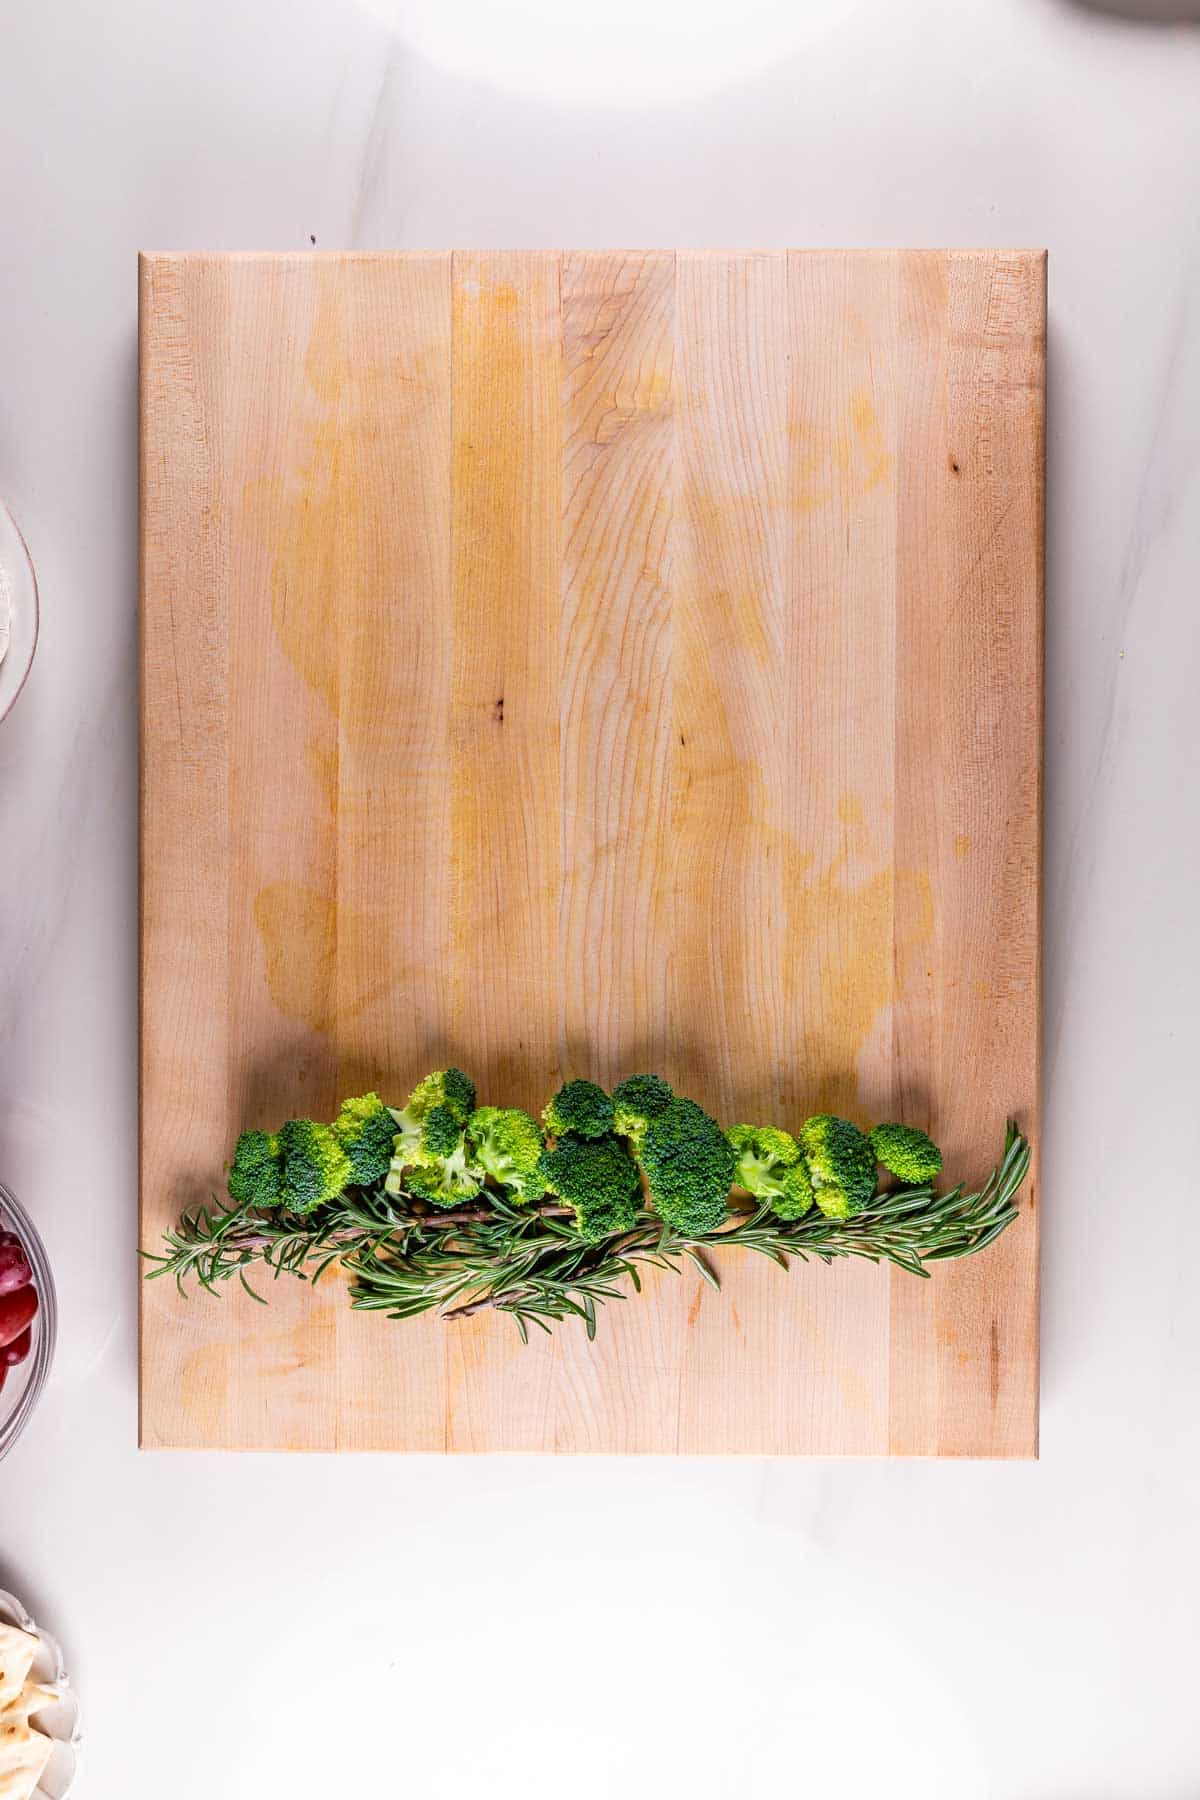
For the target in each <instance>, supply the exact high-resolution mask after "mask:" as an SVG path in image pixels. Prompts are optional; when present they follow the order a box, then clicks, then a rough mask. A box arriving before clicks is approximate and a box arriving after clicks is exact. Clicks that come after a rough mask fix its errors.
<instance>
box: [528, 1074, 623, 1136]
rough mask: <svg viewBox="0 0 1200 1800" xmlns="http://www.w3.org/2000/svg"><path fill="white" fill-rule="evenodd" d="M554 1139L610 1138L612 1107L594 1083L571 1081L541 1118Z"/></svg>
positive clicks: (601, 1089) (606, 1096)
mask: <svg viewBox="0 0 1200 1800" xmlns="http://www.w3.org/2000/svg"><path fill="white" fill-rule="evenodd" d="M542 1118H543V1120H544V1121H545V1125H546V1130H547V1131H548V1132H549V1133H550V1135H551V1136H552V1137H556V1138H557V1137H565V1136H566V1134H567V1133H568V1132H572V1133H573V1134H574V1135H575V1136H576V1137H585V1138H602V1137H607V1136H608V1135H609V1133H610V1132H611V1131H612V1128H613V1103H612V1101H611V1100H610V1099H609V1097H608V1095H607V1094H606V1093H605V1091H604V1089H603V1088H602V1087H597V1086H596V1083H595V1082H594V1081H568V1082H567V1083H566V1085H565V1086H564V1087H560V1088H559V1090H558V1092H557V1094H555V1096H554V1098H553V1100H551V1101H550V1103H549V1105H548V1106H547V1107H546V1110H545V1112H543V1114H542Z"/></svg>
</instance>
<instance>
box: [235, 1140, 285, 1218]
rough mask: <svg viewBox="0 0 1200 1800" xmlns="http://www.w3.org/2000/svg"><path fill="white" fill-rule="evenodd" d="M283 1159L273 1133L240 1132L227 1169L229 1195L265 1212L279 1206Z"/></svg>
mask: <svg viewBox="0 0 1200 1800" xmlns="http://www.w3.org/2000/svg"><path fill="white" fill-rule="evenodd" d="M282 1185H283V1158H282V1151H281V1149H280V1143H279V1137H278V1135H277V1134H276V1133H275V1132H266V1131H243V1133H242V1135H241V1137H240V1138H239V1139H238V1141H237V1147H236V1149H235V1150H234V1153H233V1163H232V1165H231V1166H230V1170H229V1198H230V1199H231V1200H233V1201H235V1202H236V1203H237V1205H239V1206H257V1207H259V1208H260V1209H261V1210H262V1211H264V1212H267V1211H269V1210H270V1208H271V1207H273V1206H278V1205H279V1190H280V1188H281V1186H282Z"/></svg>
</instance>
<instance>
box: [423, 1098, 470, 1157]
mask: <svg viewBox="0 0 1200 1800" xmlns="http://www.w3.org/2000/svg"><path fill="white" fill-rule="evenodd" d="M462 1139H463V1126H462V1124H461V1122H460V1121H459V1120H458V1119H456V1118H455V1116H454V1114H453V1113H452V1112H451V1111H450V1108H449V1107H448V1106H431V1107H430V1109H429V1111H428V1112H427V1113H426V1114H425V1118H424V1120H423V1121H422V1124H421V1142H420V1145H419V1146H418V1149H417V1154H416V1158H415V1160H416V1161H417V1162H418V1163H426V1164H428V1163H435V1162H439V1161H441V1160H442V1158H443V1157H447V1156H453V1155H454V1153H455V1151H456V1150H457V1149H458V1148H459V1147H460V1145H461V1143H462Z"/></svg>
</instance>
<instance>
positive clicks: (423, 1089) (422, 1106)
mask: <svg viewBox="0 0 1200 1800" xmlns="http://www.w3.org/2000/svg"><path fill="white" fill-rule="evenodd" d="M435 1106H446V1107H448V1108H449V1109H450V1111H451V1112H452V1113H453V1114H454V1116H455V1118H456V1119H457V1120H458V1121H459V1123H460V1124H461V1125H465V1124H466V1122H467V1120H468V1119H469V1118H470V1116H471V1114H472V1113H473V1112H474V1110H475V1083H474V1082H473V1081H472V1080H471V1077H470V1076H469V1075H464V1074H463V1072H462V1070H461V1069H435V1070H434V1072H433V1074H432V1075H427V1076H426V1077H425V1079H424V1081H419V1082H418V1083H417V1085H416V1087H415V1088H414V1089H413V1091H412V1093H411V1094H410V1095H409V1096H408V1099H407V1100H406V1101H405V1102H404V1106H403V1108H402V1109H401V1110H400V1111H399V1112H397V1110H396V1109H395V1107H389V1109H388V1110H389V1111H390V1113H391V1115H392V1118H393V1120H394V1121H395V1127H396V1128H398V1129H396V1136H395V1142H394V1146H393V1149H394V1154H393V1157H392V1169H393V1172H394V1171H395V1170H396V1169H398V1168H400V1169H403V1168H405V1167H407V1165H408V1164H409V1163H410V1162H411V1161H412V1160H413V1157H414V1156H415V1155H416V1152H417V1150H418V1149H419V1147H420V1143H421V1125H422V1123H423V1121H424V1118H425V1114H426V1113H427V1112H432V1110H433V1108H434V1107H435Z"/></svg>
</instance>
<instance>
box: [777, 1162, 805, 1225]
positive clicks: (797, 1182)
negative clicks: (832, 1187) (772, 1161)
mask: <svg viewBox="0 0 1200 1800" xmlns="http://www.w3.org/2000/svg"><path fill="white" fill-rule="evenodd" d="M812 1203H813V1185H812V1182H811V1181H810V1180H809V1176H808V1168H807V1165H806V1164H805V1161H804V1158H803V1157H801V1158H800V1161H799V1162H794V1163H792V1164H791V1165H790V1166H789V1167H788V1168H786V1169H785V1170H784V1171H783V1174H782V1176H781V1177H780V1183H779V1192H778V1193H777V1194H774V1195H773V1196H772V1198H771V1211H772V1212H773V1213H774V1214H775V1216H776V1218H778V1219H802V1218H803V1217H804V1215H805V1213H806V1212H807V1211H808V1209H809V1207H810V1206H811V1205H812Z"/></svg>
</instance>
